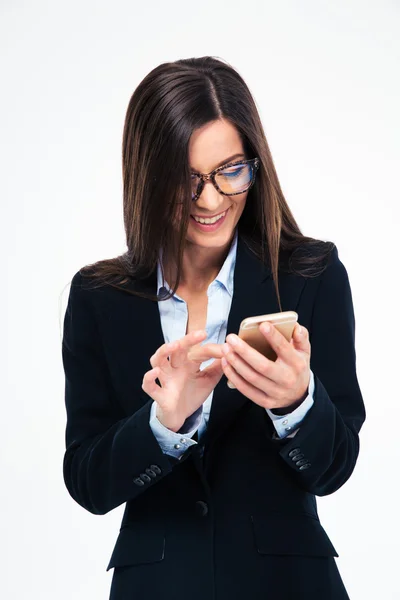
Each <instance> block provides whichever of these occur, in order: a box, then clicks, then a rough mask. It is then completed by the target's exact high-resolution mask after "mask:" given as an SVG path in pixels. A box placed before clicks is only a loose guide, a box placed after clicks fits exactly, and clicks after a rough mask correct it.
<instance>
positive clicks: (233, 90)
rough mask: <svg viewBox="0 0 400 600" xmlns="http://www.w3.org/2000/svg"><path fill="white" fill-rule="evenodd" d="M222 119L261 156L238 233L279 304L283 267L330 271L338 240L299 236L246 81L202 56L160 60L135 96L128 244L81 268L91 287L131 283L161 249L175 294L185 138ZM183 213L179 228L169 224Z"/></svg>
mask: <svg viewBox="0 0 400 600" xmlns="http://www.w3.org/2000/svg"><path fill="white" fill-rule="evenodd" d="M218 119H225V120H227V121H229V122H230V123H231V124H232V125H234V126H235V128H236V129H237V131H238V132H239V135H240V137H241V139H242V142H243V146H244V150H245V154H246V156H247V158H253V157H256V156H257V157H258V158H259V159H260V166H259V169H258V172H257V176H256V181H255V183H254V185H253V187H252V188H251V189H250V190H249V192H248V196H247V200H246V205H245V208H244V211H243V213H242V215H241V218H240V220H239V223H238V232H239V235H240V236H241V237H242V238H243V240H244V242H245V243H246V245H247V246H248V248H249V249H250V250H251V251H252V252H253V253H254V254H255V255H256V256H257V257H258V258H259V259H260V260H261V261H263V262H264V263H265V264H268V265H269V266H270V268H271V270H272V276H273V280H274V285H275V290H276V294H277V299H278V303H279V306H280V308H281V302H280V295H279V288H278V269H282V270H285V271H289V272H291V273H296V274H300V275H303V276H304V277H314V276H316V275H319V274H320V273H321V272H322V271H323V270H324V269H325V267H326V265H327V262H328V260H327V259H328V257H329V254H330V252H331V251H332V249H333V248H334V247H335V244H333V243H332V242H324V241H321V240H317V239H314V238H311V237H307V236H304V235H303V234H302V233H301V231H300V228H299V226H298V225H297V223H296V221H295V219H294V217H293V215H292V213H291V211H290V208H289V206H288V204H287V202H286V200H285V198H284V195H283V193H282V190H281V187H280V184H279V180H278V176H277V174H276V170H275V167H274V163H273V160H272V156H271V152H270V149H269V146H268V143H267V140H266V137H265V133H264V130H263V126H262V124H261V120H260V116H259V114H258V111H257V108H256V104H255V102H254V99H253V97H252V95H251V93H250V90H249V88H248V87H247V85H246V83H245V82H244V80H243V79H242V77H241V76H240V75H239V73H238V72H237V71H236V70H235V69H234V68H233V67H232V66H230V65H229V64H228V63H227V62H225V61H222V60H220V59H218V58H215V57H212V56H204V57H201V58H188V59H182V60H177V61H174V62H166V63H163V64H161V65H159V66H157V67H155V68H154V69H153V70H152V71H150V73H149V74H148V75H146V77H145V78H144V79H143V80H142V81H141V82H140V83H139V85H138V86H137V88H136V89H135V91H134V92H133V94H132V97H131V99H130V101H129V105H128V109H127V113H126V118H125V124H124V130H123V142H122V175H123V217H124V226H125V233H126V244H127V248H128V249H127V251H126V252H125V253H124V254H122V255H120V256H117V257H116V258H111V259H106V260H100V261H98V262H96V263H92V264H90V265H86V266H85V267H82V268H81V269H80V273H81V275H83V276H87V277H90V280H91V282H90V285H91V286H93V285H95V286H102V285H112V286H114V287H118V288H121V289H126V288H125V287H124V285H125V284H126V283H127V282H129V281H132V280H134V279H138V278H139V279H140V278H143V277H147V276H149V275H150V274H151V273H152V272H153V271H154V269H156V267H157V260H158V258H159V251H160V249H161V248H163V249H164V251H165V252H166V254H167V255H168V256H174V257H175V260H176V264H177V273H178V275H177V280H176V282H169V283H170V284H171V287H172V292H171V294H172V293H174V292H175V291H176V289H177V288H178V285H179V282H180V278H181V266H182V257H183V251H184V246H185V237H186V231H187V227H188V223H189V218H190V212H191V203H192V199H191V194H192V185H191V172H190V167H189V161H188V148H189V140H190V137H191V135H192V133H193V132H194V131H195V130H196V129H197V128H198V127H201V126H203V125H205V124H206V123H209V122H211V121H215V120H218ZM177 210H179V211H180V219H179V227H178V228H177V227H176V226H174V225H173V223H174V217H175V215H176V213H177ZM127 291H129V293H133V294H136V295H140V296H143V297H146V298H149V299H151V300H158V299H159V298H158V297H157V296H156V295H151V294H149V293H144V292H139V291H135V290H132V289H130V290H127ZM171 294H170V295H169V296H165V298H169V297H171ZM281 310H282V309H281Z"/></svg>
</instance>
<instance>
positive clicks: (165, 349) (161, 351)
mask: <svg viewBox="0 0 400 600" xmlns="http://www.w3.org/2000/svg"><path fill="white" fill-rule="evenodd" d="M175 348H176V342H170V343H168V344H163V345H162V346H160V347H159V348H158V350H157V351H156V352H155V353H154V354H153V356H151V357H150V364H151V366H152V367H164V368H165V367H168V366H169V361H168V357H169V356H170V354H171V352H173V351H174V350H175Z"/></svg>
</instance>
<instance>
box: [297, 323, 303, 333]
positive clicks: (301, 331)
mask: <svg viewBox="0 0 400 600" xmlns="http://www.w3.org/2000/svg"><path fill="white" fill-rule="evenodd" d="M297 333H298V334H299V335H303V328H302V327H301V325H299V328H298V330H297Z"/></svg>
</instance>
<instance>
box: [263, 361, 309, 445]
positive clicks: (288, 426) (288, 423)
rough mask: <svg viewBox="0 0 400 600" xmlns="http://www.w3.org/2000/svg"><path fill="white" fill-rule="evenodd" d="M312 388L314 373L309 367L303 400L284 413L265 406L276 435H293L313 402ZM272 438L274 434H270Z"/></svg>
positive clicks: (283, 436)
mask: <svg viewBox="0 0 400 600" xmlns="http://www.w3.org/2000/svg"><path fill="white" fill-rule="evenodd" d="M314 390H315V381H314V373H313V372H312V371H311V369H310V381H309V384H308V395H307V396H306V398H305V399H304V400H303V402H302V403H301V404H300V406H298V407H297V408H296V409H295V410H294V411H293V412H291V413H288V414H286V415H275V414H274V413H273V412H272V411H271V410H270V409H269V408H266V409H265V410H266V412H267V414H268V416H269V417H270V419H271V420H272V422H273V424H274V427H275V430H276V433H277V434H278V437H279V438H280V439H281V438H285V437H294V436H295V435H296V433H297V432H298V430H299V425H300V424H301V422H302V420H303V419H304V417H305V416H306V414H307V413H308V411H309V410H310V408H311V407H312V405H313V404H314ZM272 437H273V439H277V436H276V435H273V436H272Z"/></svg>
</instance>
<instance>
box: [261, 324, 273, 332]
mask: <svg viewBox="0 0 400 600" xmlns="http://www.w3.org/2000/svg"><path fill="white" fill-rule="evenodd" d="M262 327H263V331H265V333H269V332H270V331H271V325H270V324H269V323H263V326H262Z"/></svg>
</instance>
